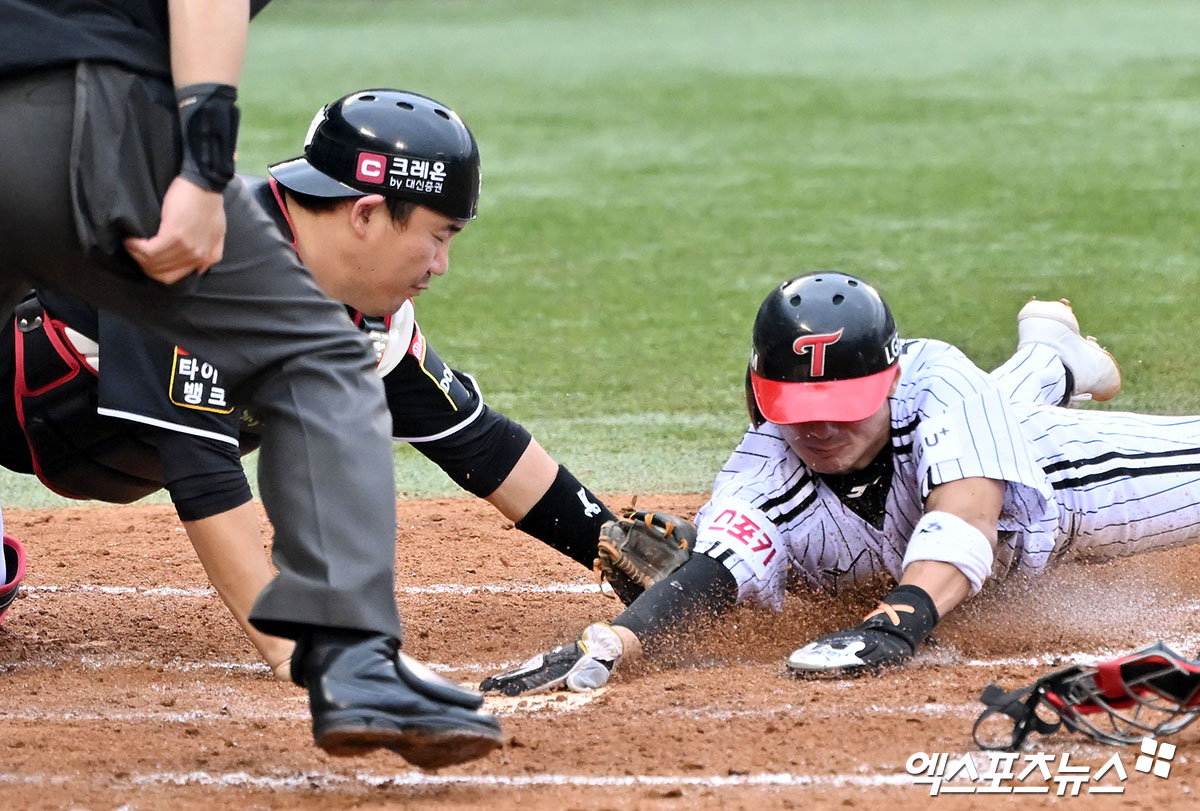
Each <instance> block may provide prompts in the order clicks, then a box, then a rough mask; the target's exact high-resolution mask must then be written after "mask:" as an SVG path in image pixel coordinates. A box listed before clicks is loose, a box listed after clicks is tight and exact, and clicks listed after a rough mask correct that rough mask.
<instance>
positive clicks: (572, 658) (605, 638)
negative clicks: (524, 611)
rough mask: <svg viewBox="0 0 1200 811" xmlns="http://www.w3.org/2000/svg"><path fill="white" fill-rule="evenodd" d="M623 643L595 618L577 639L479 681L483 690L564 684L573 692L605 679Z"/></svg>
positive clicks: (511, 691) (517, 691)
mask: <svg viewBox="0 0 1200 811" xmlns="http://www.w3.org/2000/svg"><path fill="white" fill-rule="evenodd" d="M623 651H624V645H622V644H621V638H620V637H619V636H617V632H616V631H614V630H613V629H612V626H611V625H607V624H605V623H601V622H597V623H594V624H592V625H589V626H588V627H587V628H584V629H583V633H582V634H580V635H579V639H577V640H575V641H574V642H572V643H570V644H568V645H559V646H558V647H557V648H555V649H554V650H552V651H550V652H549V653H539V654H538V655H537V656H534V657H533V658H532V659H530V660H529V661H528V662H526V663H525V664H523V665H521V666H520V667H517V668H513V669H512V670H506V671H504V672H503V673H497V674H496V675H495V676H488V677H487V678H486V679H484V680H483V682H482V683H481V684H480V685H479V689H480V690H482V691H484V692H485V693H502V694H504V695H506V696H519V695H521V694H522V693H540V692H543V691H545V690H554V689H556V688H560V687H565V688H566V689H569V690H574V691H575V692H576V693H585V692H587V691H588V690H595V689H596V688H597V687H603V686H604V685H605V684H607V683H608V677H609V674H611V673H612V669H613V668H614V667H616V666H617V662H618V661H620V659H621V653H622V652H623Z"/></svg>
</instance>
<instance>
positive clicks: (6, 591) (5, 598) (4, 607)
mask: <svg viewBox="0 0 1200 811" xmlns="http://www.w3.org/2000/svg"><path fill="white" fill-rule="evenodd" d="M3 572H4V577H3V585H0V623H3V622H4V618H5V617H6V616H7V615H8V607H9V606H10V605H12V602H13V600H15V599H17V592H18V591H20V589H21V578H23V577H24V576H25V548H24V547H23V546H21V544H20V542H19V541H18V540H17V539H16V538H13V537H12V536H11V535H5V536H4V569H3Z"/></svg>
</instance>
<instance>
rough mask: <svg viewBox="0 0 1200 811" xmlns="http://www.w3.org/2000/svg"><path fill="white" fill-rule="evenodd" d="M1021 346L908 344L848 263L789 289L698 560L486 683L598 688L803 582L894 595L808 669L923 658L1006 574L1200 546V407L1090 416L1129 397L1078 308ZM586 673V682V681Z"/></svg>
mask: <svg viewBox="0 0 1200 811" xmlns="http://www.w3.org/2000/svg"><path fill="white" fill-rule="evenodd" d="M1017 324H1018V347H1017V351H1016V353H1015V354H1014V355H1013V356H1012V358H1010V359H1009V360H1008V361H1007V362H1006V363H1005V364H1003V365H1002V366H1001V367H1000V368H998V369H996V370H995V371H993V372H992V373H991V374H985V373H984V372H982V371H981V370H980V369H979V368H978V367H976V366H975V365H974V364H973V363H971V361H970V360H968V359H967V358H966V356H965V355H963V353H962V352H960V351H959V350H958V349H956V348H955V347H953V346H951V345H949V344H947V343H944V342H941V341H937V340H931V339H905V340H902V339H901V338H900V337H899V334H898V332H897V328H896V323H895V320H894V318H893V316H892V312H891V310H890V308H889V307H888V305H887V302H886V301H885V300H884V299H883V297H882V296H881V295H880V294H879V292H878V291H876V290H875V288H873V287H872V286H871V285H869V284H867V283H866V282H865V281H863V280H862V279H859V278H856V277H854V276H850V275H847V274H844V273H837V272H832V271H821V272H816V273H808V274H805V275H802V276H799V277H797V278H794V279H791V280H789V281H786V282H784V283H782V284H780V285H778V286H777V287H775V288H774V289H773V290H772V291H771V292H770V294H769V295H768V296H767V297H766V299H765V300H764V301H763V303H762V306H761V307H760V308H759V311H758V315H757V318H756V319H755V323H754V329H753V337H752V341H751V352H750V363H749V366H748V369H747V371H746V392H747V406H748V409H749V414H750V420H751V424H750V426H749V428H748V430H747V431H746V433H745V436H744V437H743V438H742V441H741V443H740V444H739V446H738V447H737V449H736V450H735V451H734V452H733V455H732V456H731V457H730V458H729V460H728V461H727V462H726V463H725V465H724V466H723V467H722V469H721V472H720V474H719V475H718V476H717V479H716V482H715V483H714V485H713V491H712V496H711V498H710V499H709V501H708V503H707V504H705V505H704V506H703V507H702V508H701V509H700V512H699V514H698V515H697V516H696V518H695V525H696V541H695V545H694V548H693V552H692V554H691V556H690V557H689V558H688V559H687V560H686V562H684V563H683V565H682V566H680V567H679V568H678V569H676V570H675V571H674V572H671V573H670V574H669V575H667V576H666V577H665V578H664V579H663V580H661V581H659V582H658V583H655V584H654V585H652V586H650V587H649V588H647V589H646V591H645V592H644V593H643V594H642V595H641V596H640V597H638V598H637V599H636V600H634V602H633V603H631V604H630V605H629V606H628V608H626V609H625V611H624V612H622V613H621V614H620V615H619V616H617V617H616V618H614V619H612V620H611V621H610V622H609V623H607V624H604V623H599V624H593V625H591V626H589V627H588V628H587V629H586V630H585V631H584V633H583V634H582V635H581V636H580V637H579V638H578V639H577V640H576V641H575V642H573V643H570V644H568V645H564V646H560V647H559V648H557V649H556V650H555V651H554V652H552V654H549V655H544V656H541V657H534V658H533V659H531V660H530V661H529V662H527V663H526V664H525V665H523V666H522V667H521V668H518V669H516V670H514V671H510V672H506V673H500V674H497V675H495V676H492V677H490V678H489V679H487V680H486V681H484V683H483V688H484V689H485V690H497V691H503V692H527V691H530V690H536V689H546V687H547V686H561V687H566V688H568V689H590V688H591V687H594V686H595V685H596V683H597V682H599V681H602V680H606V679H607V675H608V674H609V673H611V672H615V670H616V669H617V668H618V667H619V666H620V662H621V661H622V660H625V661H628V660H629V659H630V658H631V657H633V656H635V655H637V654H638V653H640V652H643V651H644V652H645V653H647V654H653V653H654V652H655V651H656V650H662V649H663V648H665V647H667V646H669V645H670V644H671V637H672V634H671V633H668V632H670V631H673V630H675V629H677V628H678V627H679V624H680V623H681V622H684V621H687V620H691V619H694V618H697V617H703V616H706V615H719V614H721V613H722V612H725V611H727V610H728V608H729V607H731V606H733V605H734V604H736V603H749V604H757V605H761V606H764V607H766V608H771V609H776V610H778V609H779V608H781V606H782V601H783V599H784V593H785V585H787V584H789V583H793V584H795V585H797V586H799V587H802V588H803V587H807V588H811V589H819V590H825V591H829V592H834V593H838V592H844V591H846V590H847V589H848V588H850V587H854V586H858V585H867V584H871V583H874V582H876V581H877V580H878V579H879V578H880V577H881V576H882V577H885V578H890V579H892V580H893V581H894V582H895V586H894V587H892V588H891V589H890V590H889V591H887V592H886V593H885V594H883V595H882V596H881V598H880V601H879V603H878V605H877V607H876V608H875V609H874V610H872V611H870V612H869V613H868V614H867V616H866V617H864V618H863V620H862V621H861V622H860V623H859V624H857V625H854V626H852V627H848V628H842V629H835V630H832V631H831V632H830V633H826V634H824V635H822V636H820V637H818V638H817V639H813V640H810V641H807V642H805V643H804V644H801V645H800V646H799V647H798V648H797V649H796V650H795V651H794V652H793V653H792V654H791V656H789V657H788V658H787V667H788V669H789V670H790V671H791V672H792V673H794V674H795V675H797V676H803V677H826V678H828V677H844V676H856V675H859V674H866V673H875V672H878V671H880V670H882V669H885V668H888V667H893V666H897V665H901V664H903V663H905V662H906V661H908V660H909V659H910V658H911V657H913V656H914V654H916V653H917V652H918V651H919V650H920V649H921V646H922V644H923V643H924V642H925V640H926V639H927V638H928V636H929V634H930V633H931V632H932V631H933V629H934V628H935V627H936V625H937V623H938V622H939V621H940V619H941V618H942V617H944V616H946V614H947V613H949V612H950V611H953V610H954V609H955V608H956V607H957V606H958V605H959V604H960V603H962V602H963V601H964V600H967V599H969V598H971V597H972V596H973V595H974V594H976V593H978V592H979V591H980V590H981V589H982V588H984V586H985V584H986V583H987V582H988V581H989V580H992V579H995V578H1002V577H1005V576H1006V575H1008V574H1009V573H1012V572H1023V573H1027V574H1036V573H1037V572H1041V571H1043V570H1045V569H1046V568H1047V567H1049V566H1050V565H1052V564H1053V563H1056V562H1058V561H1060V560H1067V559H1071V558H1072V557H1074V556H1077V555H1079V556H1082V555H1087V556H1089V557H1092V558H1094V557H1096V556H1105V555H1109V556H1111V555H1114V554H1130V553H1133V552H1139V551H1147V550H1151V549H1162V548H1166V547H1170V546H1178V545H1183V544H1188V543H1191V542H1193V540H1194V537H1195V535H1194V532H1193V531H1192V529H1191V528H1192V527H1194V526H1195V524H1196V522H1197V521H1198V520H1200V507H1198V506H1197V505H1200V417H1157V416H1148V415H1141V414H1128V413H1115V412H1099V411H1088V410H1085V409H1079V408H1072V407H1070V406H1071V405H1072V404H1073V403H1075V402H1076V401H1078V400H1082V399H1097V400H1107V399H1109V398H1111V397H1113V396H1114V395H1115V394H1116V393H1117V391H1118V390H1119V389H1120V385H1121V375H1120V370H1119V369H1118V367H1117V364H1116V361H1115V360H1114V359H1113V357H1112V356H1111V355H1110V354H1109V353H1108V352H1107V351H1105V350H1104V349H1103V348H1102V347H1101V346H1100V345H1099V344H1098V343H1097V342H1096V341H1095V340H1094V339H1092V338H1086V337H1084V336H1083V335H1082V333H1081V332H1080V329H1079V324H1078V321H1077V320H1076V318H1075V315H1074V313H1073V311H1072V309H1071V307H1070V305H1069V303H1067V302H1065V301H1039V300H1032V301H1030V302H1028V303H1027V304H1026V305H1025V306H1024V307H1023V308H1022V309H1021V310H1020V312H1019V313H1018V315H1017ZM582 673H586V674H587V676H586V677H584V678H581V677H580V674H582Z"/></svg>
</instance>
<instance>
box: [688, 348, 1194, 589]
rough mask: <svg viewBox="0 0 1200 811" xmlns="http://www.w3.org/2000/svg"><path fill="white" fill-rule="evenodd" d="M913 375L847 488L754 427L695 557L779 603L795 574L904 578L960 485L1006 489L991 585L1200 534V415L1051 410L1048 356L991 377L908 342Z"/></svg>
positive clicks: (815, 581) (712, 505)
mask: <svg viewBox="0 0 1200 811" xmlns="http://www.w3.org/2000/svg"><path fill="white" fill-rule="evenodd" d="M900 366H901V374H900V378H899V384H898V386H897V388H896V391H895V393H894V394H893V396H892V397H891V398H889V404H890V408H891V443H890V446H889V447H888V448H885V451H884V453H882V454H881V455H880V457H879V459H877V460H876V462H875V463H873V464H872V465H871V466H869V467H868V468H867V469H866V470H864V471H861V472H859V473H857V474H855V475H854V476H853V477H850V480H847V477H827V476H820V475H816V474H814V473H813V472H812V471H810V470H808V468H807V467H805V465H804V463H803V462H802V461H801V460H800V459H799V457H798V456H796V454H795V453H794V452H793V451H792V450H791V448H790V447H789V446H788V444H787V442H786V441H784V439H783V437H782V436H781V435H780V433H779V431H778V429H777V428H776V427H775V426H773V425H771V424H769V423H768V424H765V425H763V426H762V427H761V428H757V429H756V428H751V429H749V430H748V431H747V432H746V434H745V436H744V437H743V438H742V441H741V443H740V444H739V445H738V447H737V449H736V450H735V451H734V452H733V455H732V456H731V457H730V459H729V461H728V462H727V463H726V465H725V466H724V468H723V469H722V470H721V472H720V474H719V475H718V476H717V479H716V482H715V484H714V486H713V494H712V497H711V499H710V500H709V501H708V503H706V504H705V505H704V507H702V508H701V510H700V512H699V514H698V516H697V519H696V523H697V527H698V529H699V535H698V540H697V546H696V548H697V551H699V552H701V553H704V554H708V555H710V556H713V557H716V558H717V559H719V560H721V561H722V562H723V563H724V565H725V566H726V567H727V568H728V569H729V570H730V572H732V573H733V575H734V577H735V578H736V579H737V582H738V586H739V599H741V600H743V601H755V602H761V603H763V604H765V605H768V606H773V607H776V608H778V607H779V606H780V604H781V603H782V599H783V591H784V586H785V580H786V578H787V574H788V569H789V564H790V566H791V570H792V572H793V574H794V575H796V576H798V577H799V578H800V580H801V581H803V582H804V583H806V584H808V585H809V586H812V587H816V588H822V589H827V590H837V589H838V588H839V587H842V586H849V585H854V584H857V583H860V582H863V581H865V580H867V579H870V578H875V577H877V576H879V575H881V574H885V573H886V574H890V575H892V576H893V577H896V578H899V577H900V575H901V561H902V560H903V557H904V550H905V548H906V546H907V543H908V539H909V536H910V535H911V533H912V531H913V527H914V526H915V525H916V523H917V521H918V520H919V519H920V517H921V515H922V513H923V505H924V500H925V498H926V497H927V496H928V495H929V492H930V490H931V489H932V488H933V487H936V486H937V485H940V484H943V483H945V482H949V481H954V480H957V479H962V478H969V477H984V478H990V479H996V480H1000V481H1004V482H1006V483H1007V488H1006V493H1005V498H1004V504H1003V507H1002V511H1001V515H1000V520H999V526H998V528H999V531H1000V543H999V546H998V548H997V550H996V559H995V564H994V567H993V571H992V574H993V577H1003V576H1004V575H1005V574H1007V573H1009V572H1012V571H1025V572H1037V571H1041V570H1042V569H1044V568H1045V567H1046V566H1047V565H1049V564H1050V563H1051V562H1053V561H1056V560H1059V559H1063V558H1066V557H1069V556H1072V555H1078V556H1083V555H1091V556H1111V555H1122V554H1130V553H1133V552H1138V551H1144V550H1148V549H1157V548H1166V547H1169V546H1175V545H1180V544H1184V543H1188V542H1190V541H1191V540H1193V539H1194V538H1196V537H1197V533H1198V532H1200V529H1198V527H1197V525H1198V524H1200V417H1157V416H1147V415H1141V414H1127V413H1116V412H1103V411H1087V410H1079V409H1071V408H1060V407H1058V406H1055V405H1050V404H1051V403H1057V402H1059V401H1060V400H1061V397H1062V395H1063V393H1064V390H1065V385H1066V383H1065V372H1064V370H1063V367H1062V363H1061V361H1059V359H1058V356H1057V355H1056V354H1054V352H1053V351H1052V350H1050V349H1049V348H1047V347H1043V346H1039V345H1030V346H1027V347H1024V348H1022V349H1019V350H1018V351H1017V353H1016V354H1015V355H1014V356H1013V357H1012V358H1011V359H1010V360H1009V361H1007V362H1006V363H1005V364H1004V365H1003V366H1001V367H1000V368H998V369H997V370H995V371H994V372H993V373H991V374H990V375H989V374H986V373H984V372H983V371H981V370H980V369H979V368H978V367H976V366H975V365H974V364H973V363H972V362H971V361H970V360H969V359H968V358H967V357H966V356H965V355H963V353H962V352H960V351H959V350H958V349H956V348H955V347H953V346H951V345H949V344H946V343H943V342H941V341H934V340H911V341H907V342H905V344H904V346H903V351H902V355H901V359H900ZM951 557H952V555H951ZM951 562H953V561H951Z"/></svg>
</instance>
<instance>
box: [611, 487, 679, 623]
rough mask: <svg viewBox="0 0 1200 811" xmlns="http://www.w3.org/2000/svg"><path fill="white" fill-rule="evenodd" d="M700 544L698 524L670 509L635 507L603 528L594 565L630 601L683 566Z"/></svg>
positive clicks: (624, 601)
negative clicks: (697, 542)
mask: <svg viewBox="0 0 1200 811" xmlns="http://www.w3.org/2000/svg"><path fill="white" fill-rule="evenodd" d="M695 546H696V525H695V524H693V523H692V522H691V521H687V520H685V519H683V518H679V517H678V516H674V515H669V514H667V513H655V512H646V511H644V510H636V509H634V508H632V507H630V508H628V509H626V510H623V511H622V513H621V517H620V518H618V519H617V520H616V521H607V522H605V524H604V525H603V526H602V527H601V528H600V540H599V542H598V543H597V545H596V562H595V564H594V568H595V570H596V574H597V575H599V577H600V580H601V582H607V583H608V584H609V585H610V586H612V590H613V592H614V593H615V594H616V595H617V596H618V597H619V598H621V601H622V602H623V603H625V604H626V605H629V604H630V603H632V602H633V601H634V600H636V599H637V598H638V595H640V594H641V593H642V592H643V591H645V590H646V589H648V588H650V586H652V585H654V584H655V583H657V582H658V581H660V580H663V579H665V578H666V577H667V575H669V574H671V572H673V571H675V570H676V569H678V568H679V567H680V566H682V565H683V564H684V563H685V562H686V561H687V559H688V558H689V557H691V554H692V549H693V548H694V547H695Z"/></svg>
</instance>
